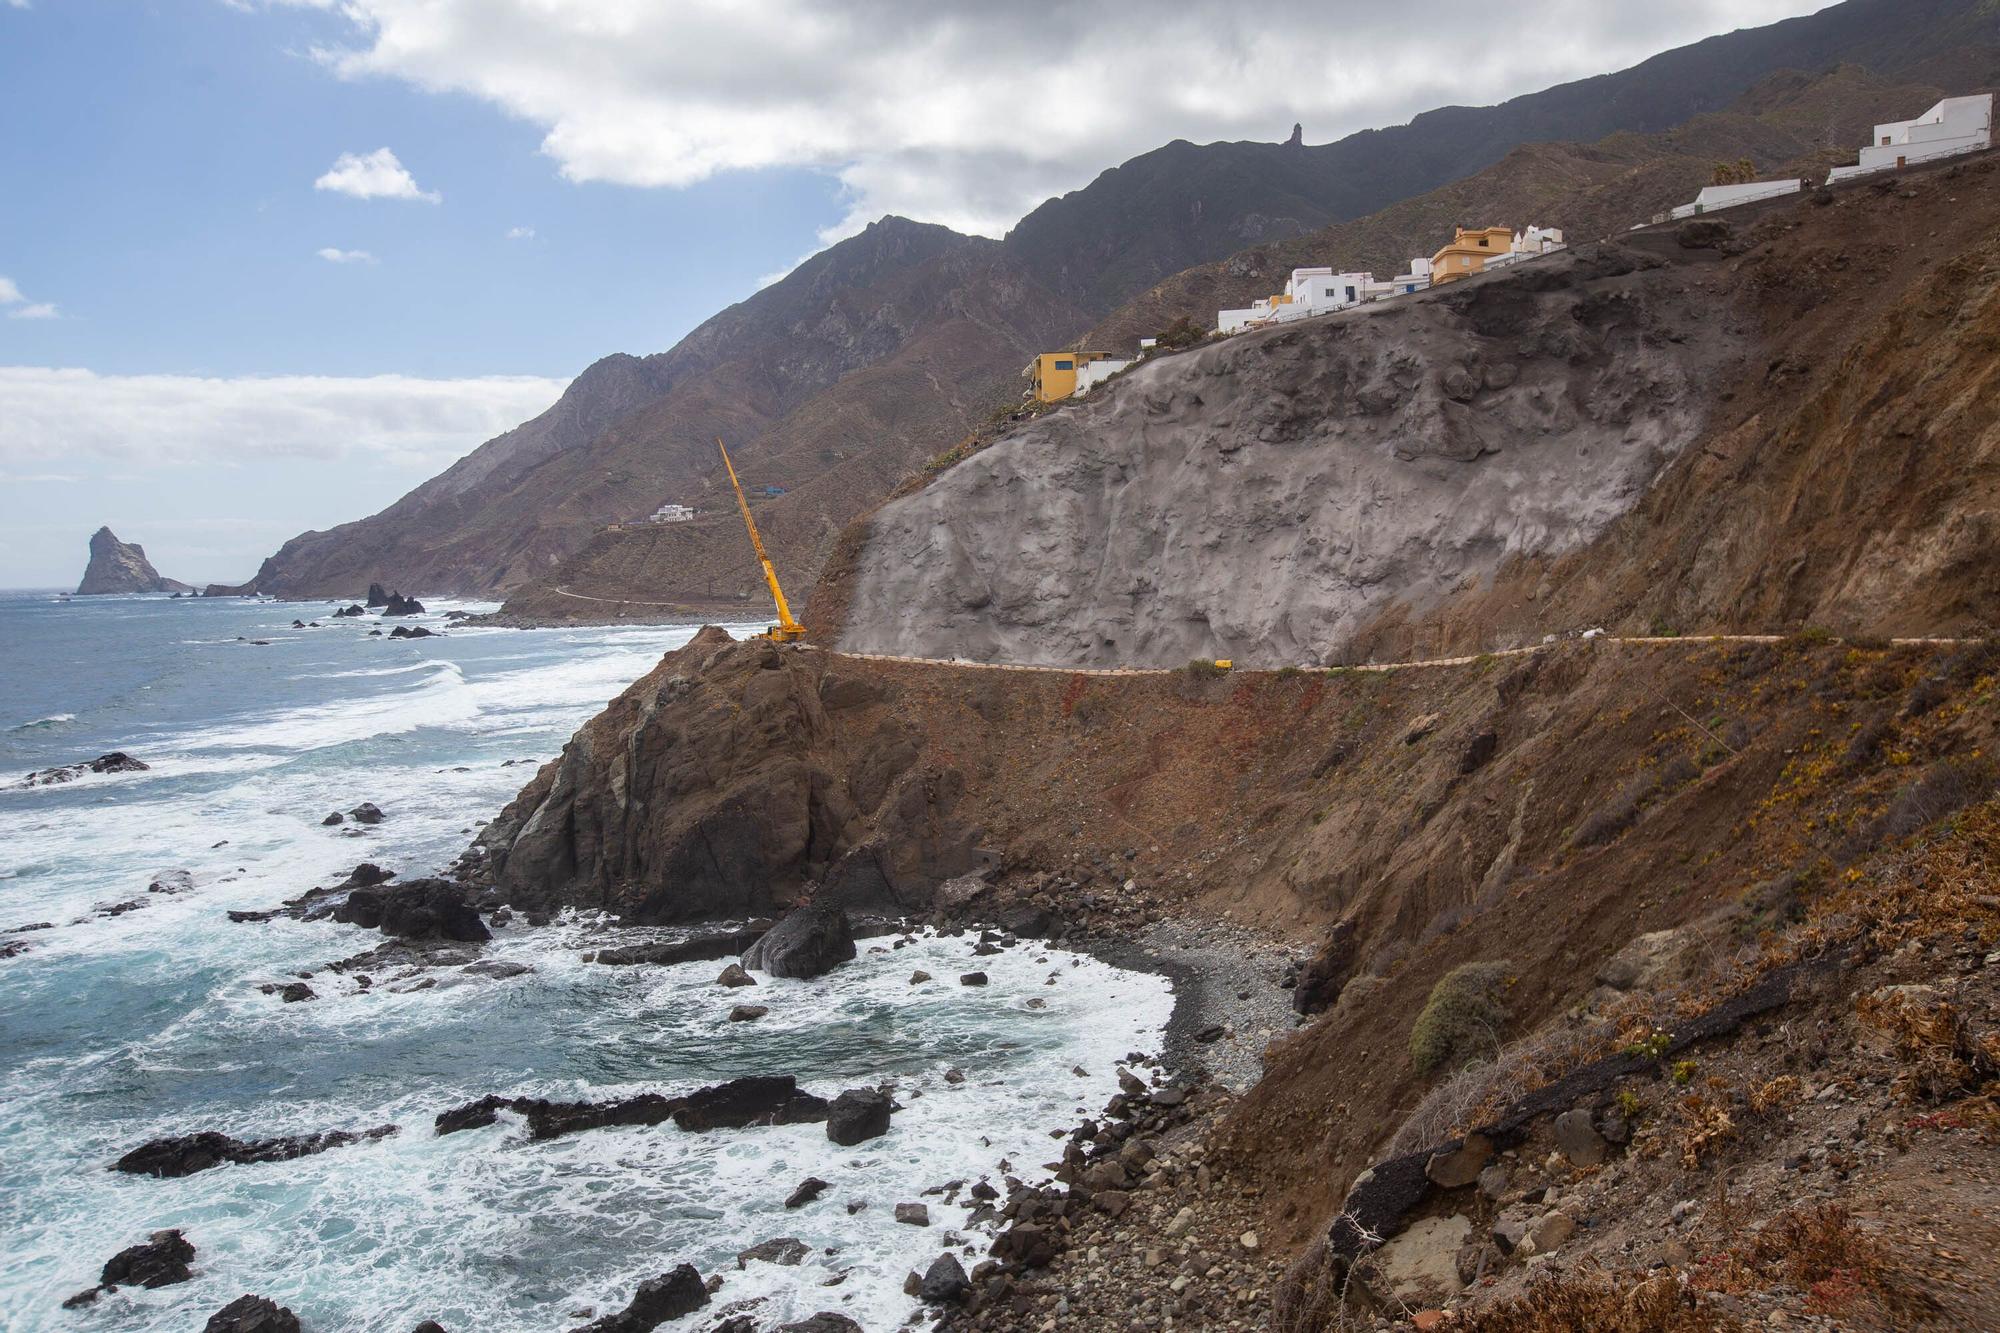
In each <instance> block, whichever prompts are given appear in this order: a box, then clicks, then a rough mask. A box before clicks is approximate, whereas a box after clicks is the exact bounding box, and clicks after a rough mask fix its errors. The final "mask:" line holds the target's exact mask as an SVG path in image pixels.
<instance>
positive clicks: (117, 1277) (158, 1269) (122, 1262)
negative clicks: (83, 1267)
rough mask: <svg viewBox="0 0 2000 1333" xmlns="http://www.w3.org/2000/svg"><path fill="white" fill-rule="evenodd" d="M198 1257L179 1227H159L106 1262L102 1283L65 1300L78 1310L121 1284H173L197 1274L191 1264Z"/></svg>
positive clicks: (141, 1285)
mask: <svg viewBox="0 0 2000 1333" xmlns="http://www.w3.org/2000/svg"><path fill="white" fill-rule="evenodd" d="M193 1259H194V1245H193V1243H192V1242H191V1241H189V1240H188V1238H187V1237H186V1236H184V1235H182V1234H181V1232H180V1231H179V1230H178V1229H176V1230H171V1231H155V1232H154V1233H153V1234H152V1235H151V1236H149V1237H147V1238H146V1241H145V1243H143V1244H140V1245H133V1246H129V1247H127V1248H126V1249H122V1250H120V1251H118V1253H116V1254H114V1255H112V1256H111V1258H110V1259H109V1260H107V1261H106V1262H105V1265H104V1271H103V1272H102V1273H100V1274H99V1275H98V1284H97V1285H96V1286H94V1287H91V1288H89V1289H87V1290H84V1291H79V1292H78V1293H77V1294H76V1295H74V1296H72V1297H70V1298H69V1299H68V1300H66V1301H64V1302H63V1309H65V1310H74V1309H77V1308H78V1307H80V1306H85V1305H88V1304H90V1303H91V1302H92V1301H94V1300H96V1299H97V1297H98V1294H99V1293H100V1292H106V1291H116V1290H117V1289H118V1288H120V1287H171V1286H173V1285H174V1284H175V1283H177V1282H185V1281H187V1280H188V1279H189V1278H191V1277H193V1276H194V1270H193V1269H191V1268H189V1267H188V1265H189V1263H190V1262H192V1260H193Z"/></svg>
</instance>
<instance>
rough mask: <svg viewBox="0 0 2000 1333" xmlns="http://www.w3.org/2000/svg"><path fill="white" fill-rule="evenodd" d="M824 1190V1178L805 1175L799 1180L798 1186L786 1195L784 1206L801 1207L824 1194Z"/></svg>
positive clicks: (825, 1184)
mask: <svg viewBox="0 0 2000 1333" xmlns="http://www.w3.org/2000/svg"><path fill="white" fill-rule="evenodd" d="M826 1190H827V1183H826V1182H825V1181H824V1180H821V1179H820V1178H819V1177H818V1176H807V1177H806V1178H805V1179H804V1180H801V1181H800V1182H799V1187H798V1188H797V1189H795V1190H793V1191H792V1192H791V1194H790V1195H788V1196H787V1197H786V1199H785V1207H787V1208H803V1207H805V1206H806V1205H807V1204H809V1203H811V1202H812V1201H813V1200H814V1199H817V1198H818V1197H819V1196H820V1195H822V1194H824V1193H825V1192H826Z"/></svg>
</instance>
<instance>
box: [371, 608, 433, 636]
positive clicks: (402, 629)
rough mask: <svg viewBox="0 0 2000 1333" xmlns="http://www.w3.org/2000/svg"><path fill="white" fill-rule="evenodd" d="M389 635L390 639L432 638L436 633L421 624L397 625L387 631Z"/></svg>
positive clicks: (385, 613)
mask: <svg viewBox="0 0 2000 1333" xmlns="http://www.w3.org/2000/svg"><path fill="white" fill-rule="evenodd" d="M382 614H383V615H388V614H389V613H388V612H387V611H384V612H383V613H382ZM389 637H390V638H392V639H433V638H436V637H437V634H436V633H435V631H432V630H427V629H425V628H424V627H423V626H422V625H398V626H396V628H394V629H392V630H390V631H389Z"/></svg>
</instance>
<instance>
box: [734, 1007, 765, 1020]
mask: <svg viewBox="0 0 2000 1333" xmlns="http://www.w3.org/2000/svg"><path fill="white" fill-rule="evenodd" d="M770 1012H771V1010H770V1007H769V1006H768V1005H762V1004H739V1005H737V1006H736V1007H735V1008H734V1009H731V1010H730V1011H729V1021H730V1022H732V1023H754V1022H756V1021H757V1020H758V1019H760V1018H762V1017H764V1015H766V1014H768V1013H770Z"/></svg>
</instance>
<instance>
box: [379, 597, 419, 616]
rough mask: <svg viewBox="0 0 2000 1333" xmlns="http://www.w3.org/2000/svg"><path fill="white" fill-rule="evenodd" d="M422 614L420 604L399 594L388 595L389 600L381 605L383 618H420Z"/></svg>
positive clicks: (414, 599) (412, 598)
mask: <svg viewBox="0 0 2000 1333" xmlns="http://www.w3.org/2000/svg"><path fill="white" fill-rule="evenodd" d="M423 613H424V604H423V603H422V602H420V601H418V600H417V599H416V598H414V597H405V596H403V594H402V593H400V592H392V593H390V594H389V600H388V601H386V602H384V603H382V614H383V615H385V616H420V615H422V614H423Z"/></svg>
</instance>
